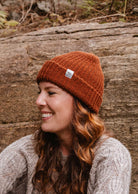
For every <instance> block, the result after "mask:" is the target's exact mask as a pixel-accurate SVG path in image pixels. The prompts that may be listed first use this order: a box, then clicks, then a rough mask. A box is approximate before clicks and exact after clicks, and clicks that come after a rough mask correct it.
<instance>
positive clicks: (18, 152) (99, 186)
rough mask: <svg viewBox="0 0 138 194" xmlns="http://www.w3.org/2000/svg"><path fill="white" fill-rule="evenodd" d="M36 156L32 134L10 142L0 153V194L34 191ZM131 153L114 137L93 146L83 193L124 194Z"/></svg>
mask: <svg viewBox="0 0 138 194" xmlns="http://www.w3.org/2000/svg"><path fill="white" fill-rule="evenodd" d="M37 160H38V156H37V155H36V154H35V152H34V146H33V140H32V135H29V136H25V137H23V138H21V139H19V140H18V141H16V142H14V143H12V144H11V145H10V146H8V147H7V148H6V149H5V150H4V151H3V152H2V153H1V154H0V194H36V193H38V192H37V191H35V190H34V189H33V185H32V177H33V174H34V170H35V166H36V163H37ZM130 177H131V157H130V154H129V152H128V150H127V149H126V148H125V147H124V146H123V145H122V144H121V143H120V142H119V141H118V140H116V139H114V138H108V139H107V140H105V141H104V142H103V143H102V144H101V146H100V145H99V146H97V148H96V150H95V158H94V161H93V165H92V167H91V170H90V177H89V181H88V188H87V194H128V193H129V185H130Z"/></svg>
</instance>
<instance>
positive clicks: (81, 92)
mask: <svg viewBox="0 0 138 194" xmlns="http://www.w3.org/2000/svg"><path fill="white" fill-rule="evenodd" d="M41 81H50V82H52V83H54V84H56V85H58V86H59V87H61V88H63V89H64V90H66V91H67V92H69V93H71V94H72V95H73V96H75V97H77V98H78V99H79V100H80V101H82V102H83V103H84V104H86V105H87V107H88V108H90V109H91V110H93V111H94V112H95V113H98V112H99V108H100V106H101V103H102V96H103V90H104V76H103V72H102V69H101V66H100V62H99V58H98V57H97V56H95V55H94V54H90V53H86V52H81V51H74V52H70V53H66V54H63V55H60V56H56V57H54V58H53V59H51V60H48V61H46V62H45V63H44V65H43V66H42V68H41V69H40V71H39V73H38V76H37V83H38V84H39V82H41Z"/></svg>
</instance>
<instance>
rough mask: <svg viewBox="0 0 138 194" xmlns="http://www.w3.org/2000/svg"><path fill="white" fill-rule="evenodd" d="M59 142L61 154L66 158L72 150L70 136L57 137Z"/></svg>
mask: <svg viewBox="0 0 138 194" xmlns="http://www.w3.org/2000/svg"><path fill="white" fill-rule="evenodd" d="M58 137H59V141H60V149H61V151H62V154H63V155H65V156H68V155H69V154H70V153H71V150H72V142H73V140H72V139H73V138H72V134H62V136H58Z"/></svg>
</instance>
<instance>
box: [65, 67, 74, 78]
mask: <svg viewBox="0 0 138 194" xmlns="http://www.w3.org/2000/svg"><path fill="white" fill-rule="evenodd" d="M73 74H74V71H72V70H70V69H67V71H66V73H65V76H66V77H68V78H69V79H71V78H72V76H73Z"/></svg>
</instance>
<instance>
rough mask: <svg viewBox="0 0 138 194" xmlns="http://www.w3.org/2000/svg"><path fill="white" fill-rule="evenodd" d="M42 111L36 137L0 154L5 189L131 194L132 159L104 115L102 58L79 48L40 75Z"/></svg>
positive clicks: (46, 66)
mask: <svg viewBox="0 0 138 194" xmlns="http://www.w3.org/2000/svg"><path fill="white" fill-rule="evenodd" d="M37 83H38V87H39V95H38V98H37V100H36V104H37V106H38V108H39V110H40V113H41V115H42V124H41V128H40V129H39V130H38V131H37V132H36V133H35V135H34V136H33V135H29V136H26V137H23V138H21V139H20V140H18V141H16V142H14V143H13V144H11V145H10V146H8V147H7V148H6V149H5V150H4V151H3V152H2V153H1V155H0V185H1V188H0V191H1V192H0V193H1V194H6V193H20V194H22V193H27V194H32V193H33V194H34V193H47V194H54V193H57V194H70V193H71V194H85V193H88V194H107V193H109V194H128V193H129V185H130V176H131V157H130V154H129V152H128V150H127V149H126V148H125V147H124V146H123V145H122V144H121V143H120V142H119V141H118V140H116V139H114V138H111V137H109V135H108V133H107V132H106V130H105V127H104V124H103V122H102V121H101V119H100V118H99V117H98V112H99V108H100V105H101V103H102V96H103V88H104V76H103V73H102V69H101V66H100V62H99V59H98V57H96V56H95V55H93V54H90V53H85V52H80V51H75V52H70V53H67V54H64V55H61V56H57V57H54V58H53V59H51V60H49V61H46V62H45V63H44V65H43V66H42V68H41V70H40V71H39V73H38V76H37Z"/></svg>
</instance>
